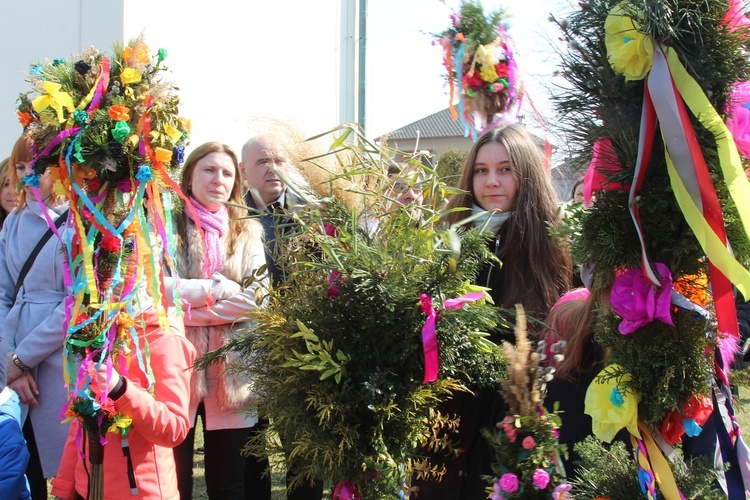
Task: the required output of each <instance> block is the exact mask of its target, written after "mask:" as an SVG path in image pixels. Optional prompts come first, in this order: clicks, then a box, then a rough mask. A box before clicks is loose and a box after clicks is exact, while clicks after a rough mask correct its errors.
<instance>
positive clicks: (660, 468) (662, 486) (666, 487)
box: [639, 422, 682, 500]
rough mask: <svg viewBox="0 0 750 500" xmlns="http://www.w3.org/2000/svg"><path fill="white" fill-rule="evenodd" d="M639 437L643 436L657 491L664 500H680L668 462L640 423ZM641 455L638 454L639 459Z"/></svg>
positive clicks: (649, 433)
mask: <svg viewBox="0 0 750 500" xmlns="http://www.w3.org/2000/svg"><path fill="white" fill-rule="evenodd" d="M640 430H641V435H642V436H643V442H644V444H645V445H646V450H648V459H649V461H650V462H651V470H652V471H653V473H654V478H656V482H657V483H659V490H660V491H661V494H662V495H663V496H664V499H665V500H681V498H682V496H681V495H680V489H679V488H678V487H677V483H676V482H675V479H674V475H673V474H672V468H671V467H670V466H669V462H667V459H666V458H664V455H663V454H662V452H661V450H660V449H659V447H658V446H657V445H656V442H654V438H653V436H651V432H649V430H648V428H647V427H646V426H645V425H643V423H642V422H641V426H640ZM640 455H641V454H639V457H640Z"/></svg>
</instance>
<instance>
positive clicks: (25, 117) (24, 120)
mask: <svg viewBox="0 0 750 500" xmlns="http://www.w3.org/2000/svg"><path fill="white" fill-rule="evenodd" d="M16 114H17V115H18V121H19V122H21V125H22V126H23V127H28V126H29V123H31V120H32V118H31V115H30V114H29V113H26V112H22V111H16Z"/></svg>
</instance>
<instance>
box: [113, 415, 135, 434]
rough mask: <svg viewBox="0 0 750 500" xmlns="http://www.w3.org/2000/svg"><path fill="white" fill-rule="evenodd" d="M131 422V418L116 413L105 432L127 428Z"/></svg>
mask: <svg viewBox="0 0 750 500" xmlns="http://www.w3.org/2000/svg"><path fill="white" fill-rule="evenodd" d="M132 423H133V419H132V418H130V417H126V416H125V415H119V414H118V415H117V416H116V417H115V420H114V421H113V422H112V425H110V426H109V429H107V432H117V430H118V429H127V428H128V427H130V424H132Z"/></svg>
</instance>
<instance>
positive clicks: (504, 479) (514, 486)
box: [500, 472, 518, 493]
mask: <svg viewBox="0 0 750 500" xmlns="http://www.w3.org/2000/svg"><path fill="white" fill-rule="evenodd" d="M500 489H501V490H503V491H504V492H505V493H514V492H516V491H518V476H516V475H515V474H513V473H512V472H506V473H505V474H503V475H502V476H501V477H500Z"/></svg>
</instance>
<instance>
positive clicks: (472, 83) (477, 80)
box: [463, 71, 485, 90]
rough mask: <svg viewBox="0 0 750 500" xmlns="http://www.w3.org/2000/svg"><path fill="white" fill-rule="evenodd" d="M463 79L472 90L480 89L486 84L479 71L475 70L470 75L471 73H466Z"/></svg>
mask: <svg viewBox="0 0 750 500" xmlns="http://www.w3.org/2000/svg"><path fill="white" fill-rule="evenodd" d="M463 80H464V84H466V85H467V86H468V87H469V88H470V89H472V90H479V89H481V88H482V87H483V86H484V84H485V81H484V80H482V77H481V76H480V75H479V71H474V73H472V74H471V76H469V74H468V73H467V74H466V75H464V78H463Z"/></svg>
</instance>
